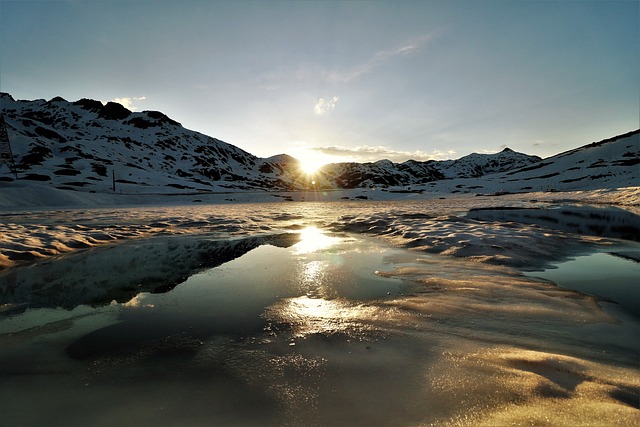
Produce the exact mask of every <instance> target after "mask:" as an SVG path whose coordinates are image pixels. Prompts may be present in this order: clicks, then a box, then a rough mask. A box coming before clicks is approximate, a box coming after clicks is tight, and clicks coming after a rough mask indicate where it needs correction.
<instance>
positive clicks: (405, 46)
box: [327, 31, 440, 83]
mask: <svg viewBox="0 0 640 427" xmlns="http://www.w3.org/2000/svg"><path fill="white" fill-rule="evenodd" d="M439 34H440V32H439V31H434V32H432V33H430V34H424V35H421V36H419V37H415V38H413V39H411V40H408V41H405V42H404V43H402V44H401V45H400V46H397V47H396V48H393V49H390V50H381V51H378V52H376V53H375V54H374V55H373V56H372V57H371V58H370V59H369V60H368V61H366V62H365V63H363V64H360V65H358V66H355V67H353V68H351V69H350V70H346V71H333V72H329V73H327V80H329V81H332V82H334V83H337V82H340V83H348V82H350V81H351V80H354V79H356V78H357V77H360V76H361V75H363V74H366V73H368V72H369V71H371V70H372V69H374V68H376V67H378V66H380V65H382V64H384V63H386V62H388V61H390V60H392V59H393V58H396V57H400V56H406V55H409V54H412V53H414V52H416V51H418V50H419V49H420V48H422V47H423V46H425V45H427V44H428V43H429V42H430V41H432V40H433V39H434V38H436V37H437V36H439Z"/></svg>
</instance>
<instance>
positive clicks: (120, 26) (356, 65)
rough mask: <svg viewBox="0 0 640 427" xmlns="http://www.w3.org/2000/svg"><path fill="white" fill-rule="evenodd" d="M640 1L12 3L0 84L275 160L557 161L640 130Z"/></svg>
mask: <svg viewBox="0 0 640 427" xmlns="http://www.w3.org/2000/svg"><path fill="white" fill-rule="evenodd" d="M639 5H640V2H638V1H586V0H585V1H580V0H577V1H517V0H513V1H493V0H473V1H462V0H451V1H431V0H424V1H397V0H396V1H390V2H385V1H355V2H346V1H319V2H313V1H285V2H276V1H242V0H240V1H232V2H222V1H189V0H181V1H178V0H175V1H151V0H146V1H145V0H138V1H88V0H87V1H83V0H69V1H7V0H0V90H2V91H4V92H9V93H10V94H11V95H13V97H14V98H17V99H37V98H45V99H50V98H52V97H54V96H62V97H63V98H65V99H67V100H69V101H75V100H77V99H80V98H93V99H99V100H101V101H105V102H106V101H109V100H115V99H118V100H120V102H122V103H124V104H125V105H126V106H128V107H129V108H130V109H134V110H138V111H142V110H160V111H162V112H164V113H166V114H167V115H169V116H170V117H171V118H173V119H175V120H177V121H179V122H181V123H182V124H183V125H184V126H185V127H187V128H189V129H194V130H197V131H200V132H202V133H205V134H207V135H211V136H213V137H216V138H219V139H222V140H224V141H226V142H229V143H231V144H233V145H236V146H238V147H240V148H242V149H244V150H246V151H249V152H251V153H253V154H256V155H258V156H262V157H268V156H271V155H275V154H279V153H283V152H284V153H288V154H291V155H294V156H298V157H304V156H309V155H312V156H316V157H317V158H318V159H326V160H355V161H372V160H378V159H382V158H389V159H391V160H394V161H404V160H407V159H408V158H415V159H418V160H427V159H429V158H435V159H443V158H458V157H461V156H463V155H466V154H469V153H471V152H496V151H499V150H501V149H502V148H504V147H505V146H509V147H511V148H512V149H514V150H517V151H522V152H526V153H529V154H537V155H540V156H543V157H545V156H550V155H553V154H556V153H559V152H561V151H565V150H568V149H571V148H575V147H577V146H580V145H583V144H586V143H589V142H592V141H596V140H600V139H603V138H607V137H611V136H614V135H616V134H620V133H624V132H627V131H630V130H634V129H637V128H638V127H640V123H639V121H640V119H639V117H640V79H639V77H638V76H639V75H640V34H639V20H640V6H639ZM329 155H331V156H337V157H324V156H329Z"/></svg>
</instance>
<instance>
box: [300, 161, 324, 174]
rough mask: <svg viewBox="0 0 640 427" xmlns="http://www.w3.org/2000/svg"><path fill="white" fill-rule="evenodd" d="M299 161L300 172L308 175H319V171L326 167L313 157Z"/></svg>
mask: <svg viewBox="0 0 640 427" xmlns="http://www.w3.org/2000/svg"><path fill="white" fill-rule="evenodd" d="M299 161H300V163H299V167H300V170H301V171H302V172H304V173H305V174H306V175H313V174H315V173H317V172H318V169H320V168H321V167H322V166H324V165H325V163H324V162H322V161H320V160H318V159H314V158H311V157H308V158H306V159H299Z"/></svg>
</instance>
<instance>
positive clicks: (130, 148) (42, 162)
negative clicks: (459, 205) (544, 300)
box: [0, 93, 638, 193]
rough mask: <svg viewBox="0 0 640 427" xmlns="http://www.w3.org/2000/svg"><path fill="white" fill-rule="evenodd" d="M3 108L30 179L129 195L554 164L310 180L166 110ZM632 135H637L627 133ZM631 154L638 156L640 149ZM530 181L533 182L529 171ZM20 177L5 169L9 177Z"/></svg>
mask: <svg viewBox="0 0 640 427" xmlns="http://www.w3.org/2000/svg"><path fill="white" fill-rule="evenodd" d="M0 103H1V105H0V106H1V112H2V114H3V116H4V118H5V122H6V124H7V130H8V133H9V138H10V141H11V144H12V147H13V154H14V160H15V163H16V167H17V169H18V173H19V176H20V179H21V180H32V181H41V182H43V183H48V184H49V185H52V186H54V187H56V188H62V189H73V190H84V191H98V192H104V191H109V190H111V191H113V187H114V186H116V187H117V188H118V189H119V191H125V192H134V193H144V192H162V191H173V192H175V191H189V192H207V191H209V192H218V191H238V190H278V191H287V190H301V189H302V190H303V189H314V190H320V189H334V188H372V187H377V188H389V187H406V186H423V187H425V188H427V187H426V186H427V184H430V185H432V184H433V183H434V182H438V181H443V180H444V181H447V180H456V179H480V178H483V177H487V176H494V175H496V176H497V175H499V174H505V173H513V174H515V173H516V172H517V171H518V170H522V171H523V172H520V173H524V172H526V168H527V167H529V168H532V167H535V168H538V167H544V165H542V166H536V165H540V164H541V163H544V161H543V159H541V158H540V157H538V156H531V155H527V154H524V153H518V152H515V151H513V150H511V149H510V148H505V149H503V150H502V151H500V152H499V153H495V154H480V153H471V154H469V155H467V156H463V157H461V158H459V159H455V160H443V161H436V160H430V161H426V162H420V161H416V160H407V161H405V162H402V163H393V162H391V161H389V160H379V161H377V162H370V163H353V162H352V163H348V162H345V163H333V164H328V165H325V166H323V167H322V168H320V169H319V170H318V172H317V173H315V174H314V175H306V174H303V173H302V172H301V170H300V168H299V162H298V160H296V159H295V158H293V157H291V156H289V155H287V154H279V155H275V156H271V157H269V158H259V157H257V156H255V155H253V154H251V153H248V152H247V151H244V150H242V149H241V148H239V147H236V146H234V145H232V144H229V143H227V142H224V141H221V140H219V139H216V138H213V137H211V136H207V135H204V134H202V133H200V132H197V131H193V130H189V129H185V128H184V127H183V126H182V125H181V124H180V123H179V122H178V121H175V120H173V119H171V118H169V117H168V116H167V115H165V114H164V113H162V112H159V111H153V110H145V111H142V112H133V111H130V110H128V109H127V108H125V107H124V106H122V105H121V104H118V103H115V102H107V103H106V104H104V103H102V102H101V101H96V100H92V99H88V98H82V99H80V100H78V101H75V102H69V101H67V100H65V99H64V98H61V97H55V98H53V99H51V100H49V101H46V100H44V99H37V100H33V101H24V100H17V101H16V100H15V99H14V98H13V97H12V96H11V95H10V94H8V93H0ZM635 132H636V134H637V131H635ZM627 135H631V136H632V137H633V135H635V134H634V132H630V133H628V134H625V135H622V136H627ZM618 138H619V137H618ZM608 140H612V141H615V140H616V137H614V138H609V139H608ZM593 144H596V143H593ZM593 144H590V145H587V146H584V147H579V148H577V149H574V150H569V151H568V152H566V153H568V154H566V153H561V154H559V155H558V156H560V155H563V154H564V155H568V156H574V155H578V156H579V153H580V152H581V150H584V149H588V147H590V146H591V147H592V148H598V147H600V146H602V145H604V144H606V142H602V141H601V142H600V143H599V144H600V145H595V146H594V145H593ZM632 151H633V150H632ZM572 153H573V154H572ZM616 156H617V157H619V155H617V154H616ZM630 156H631V157H634V158H637V157H638V155H637V152H632V153H631V154H630ZM617 157H616V158H617ZM617 161H619V162H622V163H620V166H625V165H629V166H630V167H633V166H634V165H635V164H633V163H632V162H633V161H634V160H633V159H626V163H624V162H625V159H617ZM594 168H595V166H594ZM554 173H555V172H554ZM605 175H606V174H605ZM554 176H555V175H554ZM523 179H529V180H530V179H532V178H531V177H529V176H524V175H523ZM569 179H571V178H569ZM10 180H12V178H11V177H10V174H9V173H8V171H7V168H6V167H4V166H2V167H1V168H0V181H10ZM578 181H579V179H576V181H574V182H578Z"/></svg>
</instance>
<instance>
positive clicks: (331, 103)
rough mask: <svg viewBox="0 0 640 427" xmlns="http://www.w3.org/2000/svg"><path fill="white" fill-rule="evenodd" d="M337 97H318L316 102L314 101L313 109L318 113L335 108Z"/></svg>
mask: <svg viewBox="0 0 640 427" xmlns="http://www.w3.org/2000/svg"><path fill="white" fill-rule="evenodd" d="M339 99H340V98H339V97H337V96H334V97H332V98H331V99H324V98H320V99H318V102H316V105H315V107H314V111H315V112H316V114H318V115H321V114H324V113H328V112H329V111H333V109H334V108H336V104H337V103H338V100H339Z"/></svg>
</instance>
